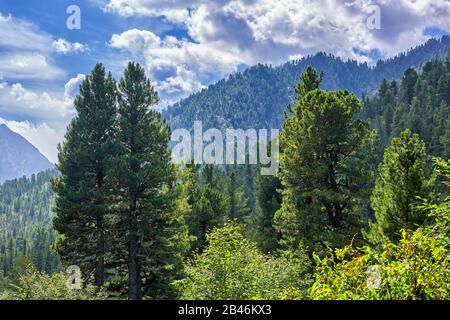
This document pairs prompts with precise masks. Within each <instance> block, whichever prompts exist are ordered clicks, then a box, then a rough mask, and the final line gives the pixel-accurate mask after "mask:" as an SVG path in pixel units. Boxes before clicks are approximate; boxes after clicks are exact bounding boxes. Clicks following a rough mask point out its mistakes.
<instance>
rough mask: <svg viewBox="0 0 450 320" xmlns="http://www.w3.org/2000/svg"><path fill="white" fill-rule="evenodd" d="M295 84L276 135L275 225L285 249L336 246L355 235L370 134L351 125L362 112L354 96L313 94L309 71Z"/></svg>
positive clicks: (361, 125)
mask: <svg viewBox="0 0 450 320" xmlns="http://www.w3.org/2000/svg"><path fill="white" fill-rule="evenodd" d="M301 79H302V81H301V83H300V84H299V85H298V87H297V88H296V92H297V97H296V98H295V106H294V108H293V109H292V108H289V110H290V111H291V112H292V114H291V115H286V119H285V123H284V125H283V129H284V131H283V132H282V133H281V135H280V149H281V152H280V169H281V170H280V173H279V177H280V180H281V182H282V185H283V191H282V199H283V200H282V206H281V209H280V210H278V211H277V213H276V217H275V222H276V225H277V228H278V229H279V230H280V231H281V233H282V242H283V243H284V244H285V245H287V246H288V247H291V248H296V247H298V246H299V245H300V246H301V244H304V245H306V246H307V247H309V248H311V249H314V248H315V247H316V246H317V245H322V246H323V245H325V246H328V245H331V246H339V245H342V244H344V243H347V242H348V241H350V240H351V238H352V237H353V236H354V235H355V234H357V233H358V230H359V228H358V226H359V223H360V213H359V210H358V207H357V206H358V204H360V203H361V201H362V199H363V198H364V197H366V196H367V187H368V183H369V182H370V176H371V175H370V173H369V172H368V168H367V159H366V155H367V154H370V153H371V149H370V148H368V146H370V142H371V138H372V134H371V131H370V130H369V125H368V123H366V122H363V121H360V120H355V119H354V117H355V115H356V114H357V112H359V111H360V109H361V107H362V106H361V103H360V102H359V101H358V99H357V98H356V96H354V95H353V94H350V93H348V92H346V91H335V92H327V91H323V90H321V89H319V85H320V82H321V81H322V75H318V74H317V73H316V71H315V70H314V69H313V68H308V70H307V71H306V72H305V73H304V74H303V75H302V77H301Z"/></svg>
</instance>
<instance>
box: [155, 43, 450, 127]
mask: <svg viewBox="0 0 450 320" xmlns="http://www.w3.org/2000/svg"><path fill="white" fill-rule="evenodd" d="M449 53H450V37H449V36H444V37H442V38H441V39H430V40H429V41H428V42H427V43H425V44H423V45H421V46H418V47H416V48H414V49H411V50H409V51H408V52H406V53H402V54H400V55H398V56H396V57H395V58H392V59H388V60H385V61H379V62H378V63H377V65H376V66H374V67H369V66H368V65H367V64H358V63H357V62H356V61H344V60H342V59H340V58H338V57H334V56H331V55H327V54H325V53H318V54H316V55H314V56H308V57H305V58H303V59H301V60H297V61H292V62H288V63H286V64H284V65H282V66H277V67H272V66H267V65H257V66H254V67H252V68H249V69H247V70H246V71H244V72H243V73H237V74H233V75H231V76H230V77H229V78H228V79H226V80H225V79H224V80H221V81H219V82H217V83H216V84H214V85H211V86H210V87H209V88H208V89H205V90H203V91H201V92H199V93H196V94H193V95H191V96H190V97H188V98H187V99H184V100H182V101H180V102H179V103H177V104H175V105H174V106H172V107H169V108H168V109H167V110H166V111H165V112H164V113H163V114H164V116H165V118H166V119H167V120H168V121H169V123H170V124H171V126H172V128H191V127H192V125H193V122H194V121H195V120H202V121H203V125H204V127H205V128H209V127H216V128H224V127H236V128H243V129H245V128H268V127H271V128H279V127H280V126H281V123H282V121H283V112H284V110H285V109H286V106H287V104H288V103H289V102H291V101H292V98H293V94H294V90H293V86H294V85H295V84H296V83H297V82H298V80H299V75H300V74H301V73H302V72H303V71H304V70H305V69H306V67H307V66H308V65H312V66H313V67H315V68H316V69H317V70H320V71H323V72H324V73H325V75H326V77H325V79H324V81H323V84H322V87H323V88H324V89H327V90H336V89H346V90H349V91H351V92H354V93H355V94H357V95H358V96H362V95H363V94H368V95H371V94H373V93H374V91H375V90H376V89H377V88H378V86H379V84H380V83H381V81H382V80H383V79H400V78H401V77H402V76H403V73H404V71H405V70H406V69H407V68H409V67H413V68H418V67H420V66H421V65H423V64H424V63H425V62H427V61H429V60H432V59H433V58H434V57H444V56H446V55H447V54H449Z"/></svg>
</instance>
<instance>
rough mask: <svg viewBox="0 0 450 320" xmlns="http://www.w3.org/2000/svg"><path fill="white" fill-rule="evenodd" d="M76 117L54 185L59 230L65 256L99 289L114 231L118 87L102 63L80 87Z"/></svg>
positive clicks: (56, 224) (68, 261) (56, 222)
mask: <svg viewBox="0 0 450 320" xmlns="http://www.w3.org/2000/svg"><path fill="white" fill-rule="evenodd" d="M74 105H75V109H76V111H77V115H76V117H75V118H74V119H73V120H72V122H71V123H70V125H69V127H68V130H67V133H66V135H65V141H64V144H63V145H62V147H60V148H59V156H58V159H59V163H58V166H57V167H58V170H59V171H60V173H61V177H60V178H58V179H56V180H55V182H54V186H53V187H54V190H55V192H56V194H57V198H56V207H55V210H56V213H57V217H55V219H54V228H55V230H57V231H58V232H59V233H60V234H61V238H60V243H59V253H60V254H61V257H62V258H63V260H64V261H65V262H66V263H68V264H76V265H78V266H80V268H81V269H82V270H83V273H84V274H85V275H90V274H92V273H93V274H94V277H95V284H96V286H98V287H101V286H103V284H104V281H105V258H106V253H107V248H106V245H107V244H106V234H107V232H108V226H107V222H106V217H105V216H106V214H107V212H108V202H107V199H106V198H107V196H108V194H109V189H108V184H107V181H106V180H107V177H108V174H109V171H108V170H109V162H110V159H111V156H112V154H113V152H114V132H115V121H116V83H115V81H114V79H113V78H112V76H111V74H109V75H106V73H105V68H104V67H103V66H102V65H101V64H97V65H96V66H95V68H94V70H93V71H92V73H91V74H90V75H89V76H87V77H86V79H85V80H84V81H83V83H82V84H81V86H80V93H79V95H78V96H77V97H76V99H75V101H74Z"/></svg>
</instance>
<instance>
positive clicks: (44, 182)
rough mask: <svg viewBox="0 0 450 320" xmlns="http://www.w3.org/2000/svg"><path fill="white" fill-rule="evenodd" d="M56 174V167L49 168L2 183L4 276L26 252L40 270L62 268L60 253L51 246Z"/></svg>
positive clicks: (0, 218)
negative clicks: (58, 254)
mask: <svg viewBox="0 0 450 320" xmlns="http://www.w3.org/2000/svg"><path fill="white" fill-rule="evenodd" d="M56 176H57V172H56V171H54V170H48V171H45V172H42V173H39V174H37V175H32V176H31V178H25V177H24V178H21V179H16V180H12V181H6V182H5V183H3V184H2V185H0V272H1V273H3V275H4V276H7V275H9V274H10V272H11V270H12V268H13V264H14V261H15V260H16V258H17V257H19V256H20V255H26V256H27V257H28V259H29V260H30V261H31V262H32V263H33V264H34V265H35V266H36V268H37V269H38V270H40V271H43V272H47V273H52V272H55V271H57V270H58V269H59V257H58V256H57V255H56V254H55V253H54V252H53V250H52V249H51V247H52V244H53V242H54V240H55V238H56V233H55V232H54V231H53V229H52V218H53V213H52V210H51V209H52V206H53V201H54V195H53V192H52V189H51V183H50V180H51V179H52V178H55V177H56Z"/></svg>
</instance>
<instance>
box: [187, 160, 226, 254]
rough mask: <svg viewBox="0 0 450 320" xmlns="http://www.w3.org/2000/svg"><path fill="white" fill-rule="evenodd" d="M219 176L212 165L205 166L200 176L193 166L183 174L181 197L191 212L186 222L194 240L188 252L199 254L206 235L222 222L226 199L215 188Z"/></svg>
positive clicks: (218, 188) (216, 187) (218, 189)
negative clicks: (197, 252)
mask: <svg viewBox="0 0 450 320" xmlns="http://www.w3.org/2000/svg"><path fill="white" fill-rule="evenodd" d="M218 173H219V172H218V171H217V169H214V166H212V165H206V166H205V167H204V168H203V169H202V170H201V174H200V173H199V172H198V168H197V167H196V166H194V165H189V166H187V168H185V170H184V174H183V189H184V192H183V196H184V198H185V199H186V200H187V203H188V205H189V208H190V210H189V213H188V214H187V220H186V222H187V224H188V226H189V234H190V235H191V236H194V237H195V241H194V242H193V243H192V247H191V251H202V250H203V248H204V246H205V244H206V235H207V233H208V232H209V231H210V230H212V229H213V228H214V227H218V226H221V225H222V223H223V222H224V221H225V216H226V209H227V208H226V199H225V196H224V195H223V194H222V192H221V191H220V187H219V186H218V181H217V180H218V177H216V176H217V175H218ZM200 180H203V184H202V185H201V184H200Z"/></svg>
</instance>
